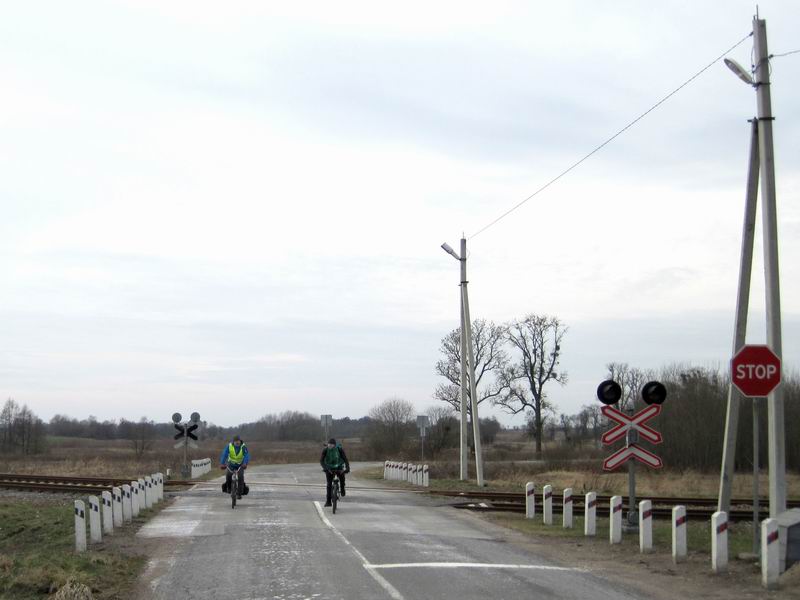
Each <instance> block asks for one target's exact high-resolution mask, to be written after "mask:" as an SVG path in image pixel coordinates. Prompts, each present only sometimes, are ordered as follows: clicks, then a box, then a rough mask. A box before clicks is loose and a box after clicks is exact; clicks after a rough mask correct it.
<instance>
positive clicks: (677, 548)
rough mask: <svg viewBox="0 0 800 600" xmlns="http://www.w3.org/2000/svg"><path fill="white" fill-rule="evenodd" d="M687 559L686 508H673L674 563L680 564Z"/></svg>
mask: <svg viewBox="0 0 800 600" xmlns="http://www.w3.org/2000/svg"><path fill="white" fill-rule="evenodd" d="M685 558H686V507H685V506H674V507H673V508H672V562H674V563H676V564H677V563H679V562H681V561H682V560H684V559H685Z"/></svg>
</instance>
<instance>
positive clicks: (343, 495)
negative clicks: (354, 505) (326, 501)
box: [342, 490, 347, 498]
mask: <svg viewBox="0 0 800 600" xmlns="http://www.w3.org/2000/svg"><path fill="white" fill-rule="evenodd" d="M345 496H347V494H345V493H344V490H342V498H344V497H345Z"/></svg>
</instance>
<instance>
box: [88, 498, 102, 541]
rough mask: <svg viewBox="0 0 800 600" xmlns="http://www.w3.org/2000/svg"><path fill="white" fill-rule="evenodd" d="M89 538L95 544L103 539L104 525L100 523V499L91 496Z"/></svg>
mask: <svg viewBox="0 0 800 600" xmlns="http://www.w3.org/2000/svg"><path fill="white" fill-rule="evenodd" d="M89 539H91V540H92V543H93V544H99V543H100V542H102V541H103V527H102V525H101V524H100V499H99V498H98V497H97V496H89Z"/></svg>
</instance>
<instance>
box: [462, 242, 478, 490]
mask: <svg viewBox="0 0 800 600" xmlns="http://www.w3.org/2000/svg"><path fill="white" fill-rule="evenodd" d="M461 301H462V304H463V306H464V319H463V322H462V323H461V331H462V334H463V332H465V331H466V334H467V335H466V338H467V357H468V358H469V363H468V365H467V374H468V376H469V396H470V399H471V403H470V404H471V407H472V436H473V437H474V438H475V439H474V440H473V443H474V444H475V474H476V476H477V479H478V486H480V487H483V452H482V451H481V424H480V418H478V391H477V389H476V388H477V386H476V385H475V356H474V353H473V351H472V320H471V318H470V315H469V294H468V293H467V240H466V238H461ZM462 386H463V381H462ZM461 389H462V390H463V389H464V388H463V387H462V388H461ZM461 405H462V407H463V405H464V398H463V397H462V399H461ZM461 410H462V412H463V411H464V409H463V408H462V409H461Z"/></svg>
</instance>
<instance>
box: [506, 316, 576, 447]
mask: <svg viewBox="0 0 800 600" xmlns="http://www.w3.org/2000/svg"><path fill="white" fill-rule="evenodd" d="M566 332H567V328H566V327H565V326H564V325H563V324H562V323H561V321H559V320H558V318H557V317H550V316H547V315H543V316H540V315H534V314H529V315H527V316H526V317H525V318H524V319H521V320H516V321H512V322H511V323H509V324H508V325H507V326H506V336H505V337H506V340H507V341H508V342H509V343H510V345H511V348H512V350H513V353H514V357H513V359H512V362H511V364H510V365H509V366H507V367H506V368H504V369H503V370H502V371H501V372H500V374H499V378H500V380H501V381H500V383H499V385H502V386H503V388H504V390H505V391H504V393H503V394H502V395H501V396H500V397H498V398H496V399H495V400H494V404H495V405H496V406H501V407H503V408H504V409H505V410H506V411H508V412H509V413H511V414H514V415H516V414H519V413H521V412H523V411H526V410H529V411H531V412H532V413H533V414H532V417H533V423H532V429H533V433H534V435H535V438H536V457H537V458H541V456H542V433H543V430H544V418H545V415H546V413H547V411H548V410H550V408H551V407H550V404H549V403H548V401H547V393H546V391H545V389H544V388H545V385H547V384H548V383H549V382H550V381H555V382H556V383H559V384H560V385H564V384H566V382H567V374H566V372H564V371H557V370H556V367H558V364H559V358H560V357H561V341H562V339H563V338H564V334H565V333H566Z"/></svg>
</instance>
